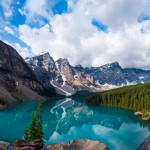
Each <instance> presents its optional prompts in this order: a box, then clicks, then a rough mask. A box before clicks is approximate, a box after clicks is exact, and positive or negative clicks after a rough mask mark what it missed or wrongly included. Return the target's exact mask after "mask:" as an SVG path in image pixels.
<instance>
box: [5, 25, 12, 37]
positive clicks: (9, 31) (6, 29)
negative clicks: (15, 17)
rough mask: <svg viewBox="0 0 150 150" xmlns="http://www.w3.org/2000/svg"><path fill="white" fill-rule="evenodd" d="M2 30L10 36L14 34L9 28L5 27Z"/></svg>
mask: <svg viewBox="0 0 150 150" xmlns="http://www.w3.org/2000/svg"><path fill="white" fill-rule="evenodd" d="M4 30H5V31H6V32H7V33H9V34H12V35H13V34H14V30H13V29H11V28H10V27H8V26H5V28H4Z"/></svg>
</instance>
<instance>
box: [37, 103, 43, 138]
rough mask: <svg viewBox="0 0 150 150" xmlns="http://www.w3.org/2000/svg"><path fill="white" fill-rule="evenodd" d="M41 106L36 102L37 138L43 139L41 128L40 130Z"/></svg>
mask: <svg viewBox="0 0 150 150" xmlns="http://www.w3.org/2000/svg"><path fill="white" fill-rule="evenodd" d="M42 122H43V121H42V104H41V101H40V100H39V101H38V104H37V128H38V138H39V139H41V140H42V139H43V128H42Z"/></svg>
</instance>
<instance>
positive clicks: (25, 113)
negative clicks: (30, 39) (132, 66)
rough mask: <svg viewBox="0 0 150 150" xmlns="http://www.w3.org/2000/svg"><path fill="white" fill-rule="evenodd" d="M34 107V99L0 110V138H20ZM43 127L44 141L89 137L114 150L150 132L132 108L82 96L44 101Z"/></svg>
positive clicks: (136, 142)
mask: <svg viewBox="0 0 150 150" xmlns="http://www.w3.org/2000/svg"><path fill="white" fill-rule="evenodd" d="M35 109H36V103H35V102H26V103H22V104H19V105H16V106H14V107H12V108H10V109H8V110H5V111H2V112H0V139H1V140H5V141H9V142H12V141H14V139H16V138H22V137H23V134H24V130H25V128H26V127H27V126H28V124H29V122H30V120H31V113H32V112H33V111H34V110H35ZM43 129H44V140H45V143H46V144H48V143H55V142H61V141H69V140H72V139H79V138H82V139H87V138H88V139H92V140H99V141H102V142H104V143H106V144H107V145H108V146H109V148H110V149H115V150H117V149H118V150H119V148H121V149H122V150H123V148H122V147H124V149H125V148H126V149H127V148H128V149H134V148H136V147H137V146H138V145H139V144H140V143H141V142H142V141H143V139H144V138H146V137H147V136H149V135H150V132H149V131H150V123H149V122H147V121H141V120H139V119H138V118H137V117H136V116H135V115H134V112H133V111H130V110H125V109H121V108H114V107H100V106H97V107H89V106H86V105H85V104H84V99H81V98H75V99H71V98H67V99H60V100H57V101H56V99H52V100H49V101H46V102H44V103H43ZM131 139H134V141H132V142H130V141H131Z"/></svg>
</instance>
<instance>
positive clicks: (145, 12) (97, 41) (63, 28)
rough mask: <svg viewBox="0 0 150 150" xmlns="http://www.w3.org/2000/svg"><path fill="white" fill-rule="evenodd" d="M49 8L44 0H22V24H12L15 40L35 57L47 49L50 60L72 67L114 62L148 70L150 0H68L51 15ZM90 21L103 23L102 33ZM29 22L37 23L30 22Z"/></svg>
mask: <svg viewBox="0 0 150 150" xmlns="http://www.w3.org/2000/svg"><path fill="white" fill-rule="evenodd" d="M59 1H60V0H58V1H57V2H59ZM35 2H36V3H35ZM52 2H53V1H52ZM52 6H54V3H49V2H48V1H47V0H41V1H40V2H39V3H38V4H37V1H35V0H33V1H30V0H27V1H26V3H25V5H24V6H23V8H22V9H21V8H20V10H22V11H24V12H25V13H24V15H26V24H22V25H19V27H18V28H17V29H18V35H19V36H18V38H19V39H21V40H22V41H23V42H24V43H26V44H27V45H28V46H30V47H31V49H32V52H33V53H34V54H35V55H36V54H38V53H39V52H41V51H49V52H50V54H51V55H52V56H53V57H54V59H55V60H56V59H58V58H60V57H62V58H68V59H69V61H70V62H71V64H72V65H77V64H82V65H84V66H100V65H103V64H105V63H111V62H113V61H118V62H119V63H120V64H121V65H122V66H123V67H137V68H149V69H150V65H149V64H150V60H149V57H150V51H149V50H150V44H149V39H150V20H149V19H144V18H148V17H147V16H149V15H150V14H149V12H150V11H149V9H150V0H142V1H139V0H132V1H131V0H120V1H119V2H118V1H116V0H107V1H102V0H68V11H67V12H64V13H62V14H54V13H53V12H52ZM145 16H146V17H145ZM140 17H141V18H142V19H141V18H140ZM139 19H141V20H142V21H139ZM45 20H46V21H45ZM93 20H96V21H98V22H99V23H103V24H104V25H106V26H107V28H108V29H107V32H104V31H103V30H101V29H99V28H98V26H97V27H96V26H94V25H93V24H92V21H93ZM32 21H35V22H36V21H37V22H38V24H40V22H41V25H40V26H39V25H38V26H36V25H35V26H31V25H30V23H31V22H32Z"/></svg>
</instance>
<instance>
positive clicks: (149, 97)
mask: <svg viewBox="0 0 150 150" xmlns="http://www.w3.org/2000/svg"><path fill="white" fill-rule="evenodd" d="M86 103H87V104H89V105H105V106H107V105H108V106H118V107H122V108H128V109H132V110H136V111H143V110H147V111H149V112H150V83H146V84H139V85H133V86H126V87H122V88H118V89H113V90H109V91H105V92H101V93H98V94H95V95H93V96H90V97H88V98H87V99H86Z"/></svg>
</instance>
